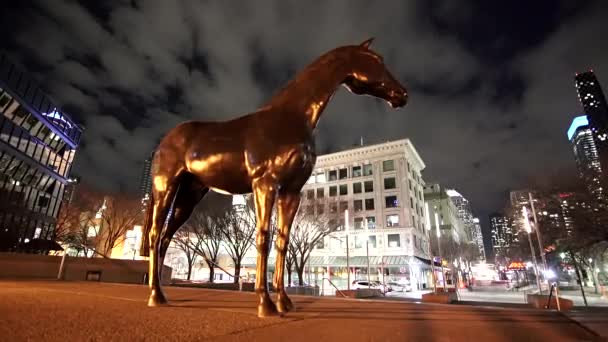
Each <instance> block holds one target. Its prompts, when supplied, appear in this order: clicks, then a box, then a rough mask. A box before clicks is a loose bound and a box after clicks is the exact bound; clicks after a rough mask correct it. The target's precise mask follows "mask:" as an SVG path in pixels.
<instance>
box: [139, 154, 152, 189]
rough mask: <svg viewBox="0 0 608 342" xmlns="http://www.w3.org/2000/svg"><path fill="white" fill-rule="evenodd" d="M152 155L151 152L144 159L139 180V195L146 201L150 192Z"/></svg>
mask: <svg viewBox="0 0 608 342" xmlns="http://www.w3.org/2000/svg"><path fill="white" fill-rule="evenodd" d="M152 156H153V153H152V154H151V155H150V156H149V157H148V158H147V159H146V160H144V166H143V168H142V170H141V178H140V181H139V194H140V197H141V198H142V199H144V200H146V201H147V200H148V199H149V198H150V195H151V194H152Z"/></svg>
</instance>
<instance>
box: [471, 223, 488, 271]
mask: <svg viewBox="0 0 608 342" xmlns="http://www.w3.org/2000/svg"><path fill="white" fill-rule="evenodd" d="M473 242H474V243H475V245H477V248H478V249H479V256H480V259H481V260H480V261H481V262H482V263H485V262H486V249H485V246H484V245H483V234H482V232H481V222H479V219H478V218H477V217H474V218H473Z"/></svg>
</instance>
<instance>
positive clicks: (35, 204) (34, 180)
mask: <svg viewBox="0 0 608 342" xmlns="http://www.w3.org/2000/svg"><path fill="white" fill-rule="evenodd" d="M0 113H1V114H2V115H0V251H6V250H18V249H19V248H20V246H22V244H24V243H27V242H28V241H30V240H31V239H34V238H42V239H52V238H53V236H54V227H55V222H56V217H57V214H58V212H59V208H60V206H61V202H62V197H63V194H64V189H65V186H66V185H67V184H68V183H69V182H70V178H69V175H70V169H71V166H72V161H73V160H74V155H75V153H76V148H77V146H78V143H79V142H80V136H81V134H82V128H81V127H80V126H79V125H77V124H76V123H75V122H74V121H73V120H72V119H70V118H69V117H68V116H67V115H66V114H65V113H62V112H61V110H60V109H59V108H58V107H56V105H55V104H53V103H52V102H51V100H50V99H49V97H48V96H47V95H46V94H44V93H43V92H42V91H41V89H40V87H39V86H38V85H37V84H36V83H35V82H34V81H33V80H31V79H30V78H28V76H27V75H26V74H25V73H24V72H22V71H21V70H19V69H18V68H17V67H16V66H15V65H14V64H13V63H12V62H10V61H9V60H8V59H7V58H6V57H5V56H4V55H2V54H0Z"/></svg>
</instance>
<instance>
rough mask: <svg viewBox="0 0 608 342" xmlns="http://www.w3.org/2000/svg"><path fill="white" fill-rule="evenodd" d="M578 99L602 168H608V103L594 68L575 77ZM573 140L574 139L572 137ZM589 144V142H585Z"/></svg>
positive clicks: (603, 178)
mask: <svg viewBox="0 0 608 342" xmlns="http://www.w3.org/2000/svg"><path fill="white" fill-rule="evenodd" d="M574 80H575V82H574V84H575V86H576V91H577V94H578V99H579V101H580V103H581V105H582V106H583V110H584V112H585V115H586V118H587V125H586V126H588V127H589V129H590V133H591V135H592V137H593V142H594V144H595V149H596V152H595V153H597V157H598V159H599V163H600V165H601V170H603V169H605V168H608V104H606V97H605V96H604V92H603V90H602V87H601V85H600V82H599V81H598V79H597V77H596V76H595V74H594V73H593V70H589V71H587V72H583V73H578V74H576V77H575V79H574ZM571 140H572V139H571ZM585 144H587V145H588V143H585ZM601 182H602V185H603V186H606V182H607V180H606V175H605V174H603V177H602V180H601Z"/></svg>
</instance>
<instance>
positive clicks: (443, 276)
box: [435, 212, 447, 292]
mask: <svg viewBox="0 0 608 342" xmlns="http://www.w3.org/2000/svg"><path fill="white" fill-rule="evenodd" d="M435 227H436V228H437V229H436V233H437V249H438V250H439V269H440V270H441V277H442V278H443V291H444V292H445V291H446V290H447V289H446V281H445V275H444V274H443V256H442V255H441V239H440V238H441V230H440V229H441V228H440V227H439V214H437V212H435Z"/></svg>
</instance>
